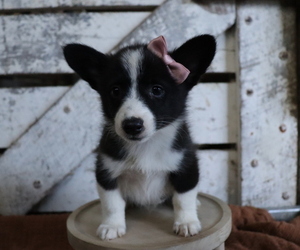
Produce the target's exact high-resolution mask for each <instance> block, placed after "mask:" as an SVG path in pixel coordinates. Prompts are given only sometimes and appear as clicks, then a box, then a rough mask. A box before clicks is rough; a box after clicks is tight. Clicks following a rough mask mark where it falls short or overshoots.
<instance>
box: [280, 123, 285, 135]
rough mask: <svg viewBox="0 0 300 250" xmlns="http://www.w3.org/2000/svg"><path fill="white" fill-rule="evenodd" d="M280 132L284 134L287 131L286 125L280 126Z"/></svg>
mask: <svg viewBox="0 0 300 250" xmlns="http://www.w3.org/2000/svg"><path fill="white" fill-rule="evenodd" d="M279 130H280V132H282V133H284V132H285V131H286V125H285V124H281V125H280V126H279Z"/></svg>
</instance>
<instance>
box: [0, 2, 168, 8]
mask: <svg viewBox="0 0 300 250" xmlns="http://www.w3.org/2000/svg"><path fill="white" fill-rule="evenodd" d="M164 1H165V0H126V1H122V0H118V1H115V0H84V1H82V0H48V1H47V0H39V1H32V0H3V1H1V3H0V8H1V9H4V10H11V9H17V10H22V9H38V8H55V7H59V8H66V7H83V8H84V7H95V6H98V7H99V6H100V7H103V6H110V7H111V6H118V7H120V6H126V7H128V6H158V5H160V4H162V3H163V2H164Z"/></svg>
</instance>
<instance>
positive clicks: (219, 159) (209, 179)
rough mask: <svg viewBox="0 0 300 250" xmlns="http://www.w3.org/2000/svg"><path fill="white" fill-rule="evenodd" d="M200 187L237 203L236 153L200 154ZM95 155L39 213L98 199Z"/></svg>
mask: <svg viewBox="0 0 300 250" xmlns="http://www.w3.org/2000/svg"><path fill="white" fill-rule="evenodd" d="M198 157H199V166H200V184H199V192H204V193H207V194H210V195H213V196H216V197H218V198H219V199H221V200H223V201H225V202H227V203H236V202H237V201H236V198H237V193H236V190H237V187H236V186H237V183H238V182H237V180H236V178H237V166H238V165H237V154H236V151H225V150H224V151H221V150H204V151H201V152H200V151H199V153H198ZM94 162H95V155H94V154H90V155H89V156H88V157H87V158H86V159H85V160H84V161H83V162H82V163H81V165H80V167H79V168H77V169H76V170H74V171H72V172H71V173H70V174H69V176H67V177H66V179H65V180H64V181H62V182H61V183H60V184H59V185H57V186H56V187H54V189H53V190H52V192H51V193H50V194H49V195H48V196H46V197H45V198H44V199H43V200H42V201H41V202H40V203H39V204H38V205H37V206H36V207H35V208H34V211H38V212H53V211H55V212H62V211H73V210H75V209H76V208H78V207H79V206H82V205H83V204H85V203H87V202H89V201H92V200H95V199H98V198H99V196H98V192H97V189H96V180H95V173H94V171H95V169H94V168H95V166H94Z"/></svg>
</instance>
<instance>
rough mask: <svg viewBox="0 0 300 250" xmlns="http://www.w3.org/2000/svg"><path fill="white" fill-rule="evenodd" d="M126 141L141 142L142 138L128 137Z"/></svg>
mask: <svg viewBox="0 0 300 250" xmlns="http://www.w3.org/2000/svg"><path fill="white" fill-rule="evenodd" d="M127 139H128V140H130V141H141V140H143V137H138V136H133V135H128V136H127Z"/></svg>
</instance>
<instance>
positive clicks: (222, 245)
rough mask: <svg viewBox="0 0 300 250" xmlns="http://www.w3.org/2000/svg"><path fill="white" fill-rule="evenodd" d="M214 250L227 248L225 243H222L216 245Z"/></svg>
mask: <svg viewBox="0 0 300 250" xmlns="http://www.w3.org/2000/svg"><path fill="white" fill-rule="evenodd" d="M213 250H225V244H224V243H222V244H221V245H220V246H218V247H216V248H215V249H213Z"/></svg>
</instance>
